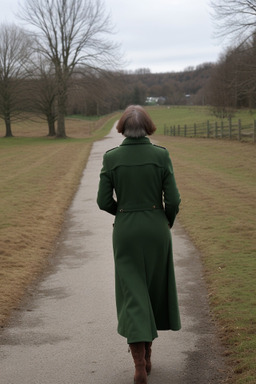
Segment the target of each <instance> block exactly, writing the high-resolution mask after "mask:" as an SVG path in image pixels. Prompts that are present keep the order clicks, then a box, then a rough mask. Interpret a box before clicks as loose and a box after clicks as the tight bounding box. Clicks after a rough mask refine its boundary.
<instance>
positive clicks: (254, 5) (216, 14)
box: [211, 0, 256, 44]
mask: <svg viewBox="0 0 256 384" xmlns="http://www.w3.org/2000/svg"><path fill="white" fill-rule="evenodd" d="M211 6H212V8H213V18H214V21H215V24H216V29H217V33H216V36H217V37H222V38H229V39H230V40H232V41H235V42H236V44H237V42H241V43H243V42H244V41H246V40H247V39H250V38H251V37H252V36H253V35H254V33H255V30H256V0H228V1H227V0H212V1H211Z"/></svg>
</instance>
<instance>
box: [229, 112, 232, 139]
mask: <svg viewBox="0 0 256 384" xmlns="http://www.w3.org/2000/svg"><path fill="white" fill-rule="evenodd" d="M229 138H230V139H232V120H231V117H230V118H229Z"/></svg>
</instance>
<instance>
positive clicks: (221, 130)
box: [220, 120, 224, 139]
mask: <svg viewBox="0 0 256 384" xmlns="http://www.w3.org/2000/svg"><path fill="white" fill-rule="evenodd" d="M223 131H224V127H223V120H221V127H220V137H221V138H222V139H223V133H224V132H223Z"/></svg>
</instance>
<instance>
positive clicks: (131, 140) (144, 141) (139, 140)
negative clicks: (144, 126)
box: [121, 137, 151, 145]
mask: <svg viewBox="0 0 256 384" xmlns="http://www.w3.org/2000/svg"><path fill="white" fill-rule="evenodd" d="M136 144H151V142H150V140H149V139H148V138H147V137H138V138H137V137H126V138H125V139H124V141H123V142H122V144H121V145H136Z"/></svg>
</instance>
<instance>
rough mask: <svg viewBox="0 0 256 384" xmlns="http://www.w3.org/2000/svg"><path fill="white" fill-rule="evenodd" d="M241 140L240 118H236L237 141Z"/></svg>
mask: <svg viewBox="0 0 256 384" xmlns="http://www.w3.org/2000/svg"><path fill="white" fill-rule="evenodd" d="M240 140H241V120H240V119H239V120H238V141H240Z"/></svg>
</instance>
